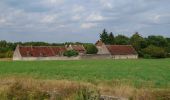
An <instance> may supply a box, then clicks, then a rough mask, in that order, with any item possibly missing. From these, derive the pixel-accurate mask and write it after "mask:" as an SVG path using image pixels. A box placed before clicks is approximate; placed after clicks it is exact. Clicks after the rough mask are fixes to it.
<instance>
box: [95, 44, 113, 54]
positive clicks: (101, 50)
mask: <svg viewBox="0 0 170 100" xmlns="http://www.w3.org/2000/svg"><path fill="white" fill-rule="evenodd" d="M96 48H97V49H98V52H97V54H110V52H109V50H108V49H107V47H106V45H102V46H96Z"/></svg>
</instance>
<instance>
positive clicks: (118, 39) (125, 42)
mask: <svg viewBox="0 0 170 100" xmlns="http://www.w3.org/2000/svg"><path fill="white" fill-rule="evenodd" d="M115 43H116V44H117V45H128V44H129V38H128V37H126V36H124V35H118V36H116V37H115Z"/></svg>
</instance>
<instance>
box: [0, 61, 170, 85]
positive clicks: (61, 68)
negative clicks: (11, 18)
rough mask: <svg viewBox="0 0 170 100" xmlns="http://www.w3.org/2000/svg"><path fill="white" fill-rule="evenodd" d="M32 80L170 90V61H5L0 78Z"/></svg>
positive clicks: (1, 66)
mask: <svg viewBox="0 0 170 100" xmlns="http://www.w3.org/2000/svg"><path fill="white" fill-rule="evenodd" d="M5 76H30V77H34V78H38V79H55V80H56V79H57V80H60V79H67V80H74V81H87V82H92V83H93V82H94V83H95V82H98V81H100V82H101V81H112V82H113V81H121V82H122V83H125V84H126V83H127V82H128V83H132V84H133V85H135V86H136V87H138V86H146V87H148V86H152V87H157V88H167V87H168V88H169V87H170V59H139V60H80V61H28V62H26V61H16V62H15V61H14V62H13V61H6V62H5V61H3V62H0V77H5Z"/></svg>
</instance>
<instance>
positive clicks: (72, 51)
mask: <svg viewBox="0 0 170 100" xmlns="http://www.w3.org/2000/svg"><path fill="white" fill-rule="evenodd" d="M77 55H78V52H76V51H75V50H68V51H66V52H64V56H67V57H72V56H77Z"/></svg>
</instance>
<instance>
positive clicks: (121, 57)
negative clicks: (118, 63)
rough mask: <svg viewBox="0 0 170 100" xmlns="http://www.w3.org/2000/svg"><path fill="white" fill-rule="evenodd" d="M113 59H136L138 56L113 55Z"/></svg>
mask: <svg viewBox="0 0 170 100" xmlns="http://www.w3.org/2000/svg"><path fill="white" fill-rule="evenodd" d="M112 58H113V59H138V55H113V56H112Z"/></svg>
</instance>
